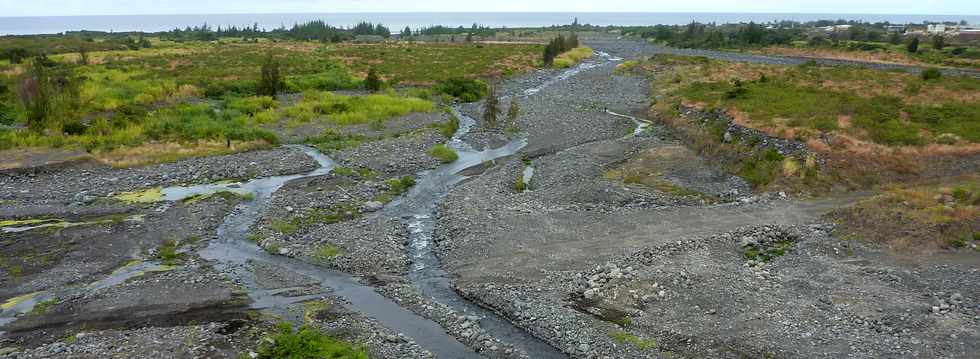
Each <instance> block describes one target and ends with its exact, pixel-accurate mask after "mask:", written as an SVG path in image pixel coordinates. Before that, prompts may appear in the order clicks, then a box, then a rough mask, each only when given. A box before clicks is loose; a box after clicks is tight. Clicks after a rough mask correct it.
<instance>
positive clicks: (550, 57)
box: [544, 41, 558, 66]
mask: <svg viewBox="0 0 980 359" xmlns="http://www.w3.org/2000/svg"><path fill="white" fill-rule="evenodd" d="M556 56H558V54H556V53H555V44H554V42H553V41H552V42H551V43H549V44H548V45H546V46H545V47H544V65H545V66H551V65H552V64H554V63H555V57H556Z"/></svg>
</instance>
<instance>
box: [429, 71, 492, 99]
mask: <svg viewBox="0 0 980 359" xmlns="http://www.w3.org/2000/svg"><path fill="white" fill-rule="evenodd" d="M435 90H436V92H439V93H444V94H447V95H450V96H453V97H455V98H458V99H459V100H460V101H462V102H476V101H480V99H482V98H483V96H486V95H487V92H486V90H487V84H486V83H484V82H483V81H480V80H467V79H464V78H460V77H455V78H451V79H447V80H443V81H439V82H438V83H436V86H435Z"/></svg>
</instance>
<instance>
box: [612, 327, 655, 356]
mask: <svg viewBox="0 0 980 359" xmlns="http://www.w3.org/2000/svg"><path fill="white" fill-rule="evenodd" d="M607 335H608V336H609V338H611V339H612V340H614V341H616V342H617V343H620V344H630V345H632V346H633V347H635V348H636V349H639V350H641V351H644V350H650V349H654V348H656V347H657V341H656V340H653V339H645V338H641V337H639V336H637V335H635V334H633V333H630V332H627V331H624V330H616V331H611V332H609V333H608V334H607Z"/></svg>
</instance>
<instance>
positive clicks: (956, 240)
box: [946, 237, 967, 248]
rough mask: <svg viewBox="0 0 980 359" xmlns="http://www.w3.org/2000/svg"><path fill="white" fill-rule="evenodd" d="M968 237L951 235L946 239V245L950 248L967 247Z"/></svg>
mask: <svg viewBox="0 0 980 359" xmlns="http://www.w3.org/2000/svg"><path fill="white" fill-rule="evenodd" d="M966 242H967V240H966V237H950V238H947V239H946V245H947V246H949V247H950V248H963V247H966V244H967V243H966Z"/></svg>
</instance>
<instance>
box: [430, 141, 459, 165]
mask: <svg viewBox="0 0 980 359" xmlns="http://www.w3.org/2000/svg"><path fill="white" fill-rule="evenodd" d="M429 156H432V157H433V158H435V159H437V160H439V161H441V162H442V163H452V162H455V161H456V160H458V159H459V155H458V154H456V151H453V149H451V148H449V146H446V145H436V146H434V147H432V148H431V149H429Z"/></svg>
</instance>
